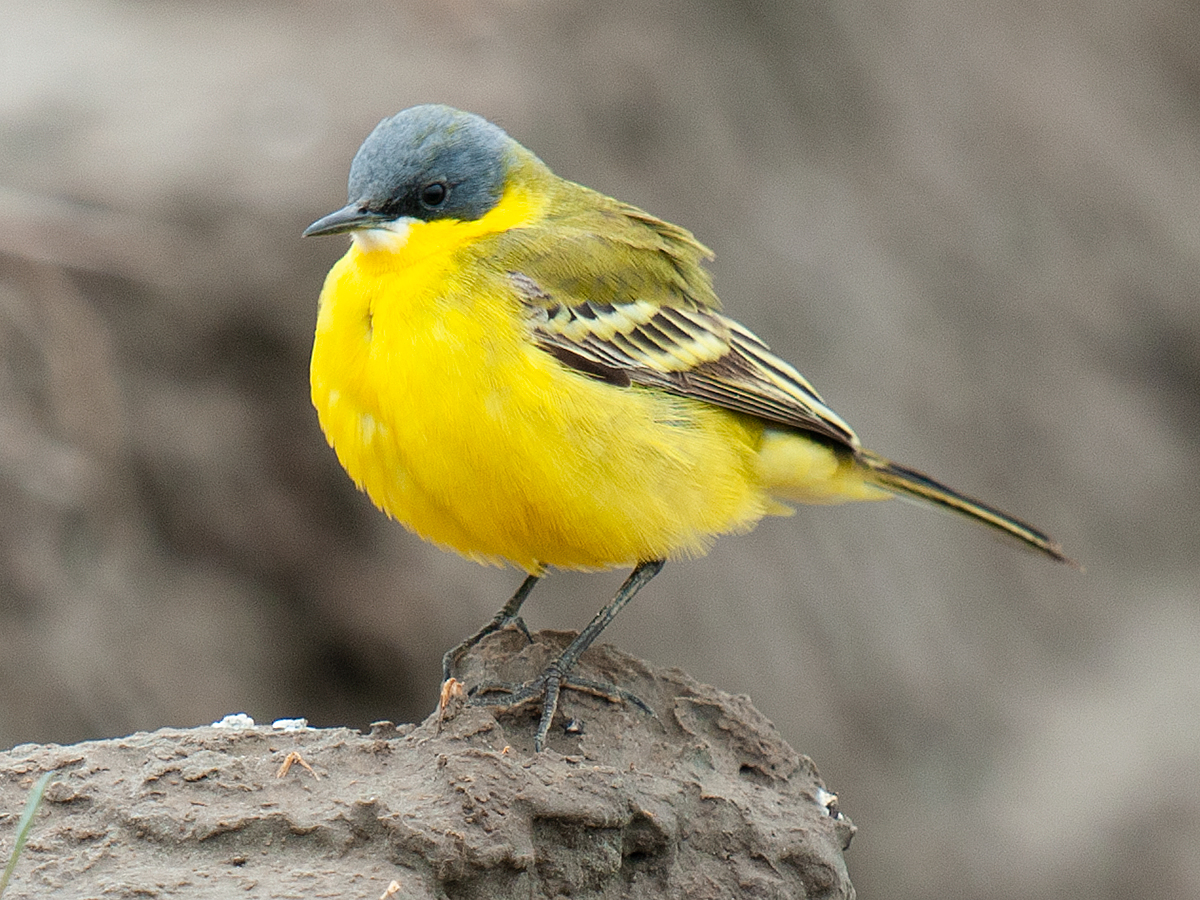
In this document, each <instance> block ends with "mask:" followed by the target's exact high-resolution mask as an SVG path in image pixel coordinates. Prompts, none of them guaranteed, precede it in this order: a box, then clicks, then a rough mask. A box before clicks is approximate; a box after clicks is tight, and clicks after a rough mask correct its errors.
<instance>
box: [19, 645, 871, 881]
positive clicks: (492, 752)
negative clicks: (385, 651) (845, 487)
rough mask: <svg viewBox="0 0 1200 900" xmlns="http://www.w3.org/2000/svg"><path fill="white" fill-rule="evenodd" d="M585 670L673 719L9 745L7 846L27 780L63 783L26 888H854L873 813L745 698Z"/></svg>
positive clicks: (243, 731) (508, 664)
mask: <svg viewBox="0 0 1200 900" xmlns="http://www.w3.org/2000/svg"><path fill="white" fill-rule="evenodd" d="M567 637H569V636H568V635H565V634H560V633H553V632H544V633H542V634H539V635H538V636H537V638H538V643H536V644H534V645H531V646H528V647H525V648H523V649H522V648H521V647H520V645H521V643H522V642H523V639H521V638H520V637H519V636H518V635H517V634H515V633H504V634H500V635H497V636H494V637H493V638H492V639H490V640H489V641H487V642H485V643H484V645H483V646H482V647H481V648H480V652H479V653H478V654H476V655H473V656H471V657H469V658H468V659H466V660H464V661H463V666H462V673H461V674H462V676H463V677H464V678H465V680H466V681H467V683H474V682H476V681H478V680H480V679H482V678H485V677H490V678H501V679H510V680H512V679H522V678H525V677H528V676H529V675H530V674H532V673H533V672H535V671H536V670H537V667H538V666H539V665H540V664H541V662H542V661H544V660H545V659H546V658H547V656H548V654H549V653H550V652H552V650H553V648H554V647H559V646H562V645H563V642H564V641H565V640H566V638H567ZM518 651H519V652H518ZM514 654H515V655H514ZM584 662H585V665H584V666H583V667H582V674H585V675H587V676H589V677H592V678H600V679H609V680H613V681H616V682H619V683H620V684H621V685H622V686H624V687H626V688H627V689H630V690H632V691H634V692H635V693H636V694H638V696H640V697H641V698H642V699H644V700H645V701H646V702H647V703H648V704H649V705H650V706H651V707H652V708H653V709H654V710H655V713H656V715H654V716H650V715H647V714H645V713H643V712H641V711H639V710H637V709H636V708H632V707H629V706H625V705H621V704H615V703H611V702H608V701H606V700H604V699H602V698H600V697H595V696H591V695H586V694H580V693H575V692H570V693H568V694H566V695H565V699H564V702H563V704H562V708H561V711H560V716H559V718H558V719H557V720H556V722H555V726H554V728H553V730H552V732H551V740H550V747H549V749H548V750H547V751H546V752H545V753H542V754H540V755H535V754H534V753H533V750H532V734H533V729H534V726H535V714H536V710H534V709H533V708H527V709H522V710H516V711H512V712H508V713H503V714H500V715H498V716H497V715H494V714H493V712H492V711H491V710H488V709H483V708H478V707H473V706H467V707H465V708H462V709H459V710H458V711H457V712H456V713H455V714H454V715H453V716H452V717H451V718H449V719H447V720H446V721H444V722H443V723H442V725H441V727H440V729H439V726H438V722H437V718H436V716H431V717H430V718H429V719H427V720H426V721H425V722H424V723H422V724H421V725H403V726H400V727H396V726H393V725H391V724H390V723H377V724H376V725H374V726H372V728H371V729H370V731H369V732H367V733H362V732H358V731H354V730H350V729H305V730H302V731H296V732H286V731H281V730H277V729H273V728H272V727H270V726H262V725H259V726H252V727H241V728H228V727H225V728H215V727H206V728H196V729H189V730H171V729H163V730H160V731H156V732H153V733H139V734H134V735H131V736H129V737H126V738H121V739H116V740H107V741H92V742H87V743H83V744H76V745H73V746H59V745H23V746H19V747H16V748H14V749H13V750H11V751H9V752H7V753H4V754H0V810H2V811H4V812H5V813H7V815H5V816H4V817H3V819H0V850H2V851H3V852H4V854H5V855H7V852H8V848H10V847H11V846H12V839H13V833H14V831H15V827H16V820H17V818H18V815H19V812H20V810H21V808H22V806H23V804H24V802H25V797H26V795H27V792H28V789H29V786H30V785H31V784H32V782H33V781H35V780H36V778H37V777H38V775H39V774H40V773H42V772H44V771H46V770H49V769H53V770H54V771H55V772H56V775H55V776H54V778H53V779H52V781H51V783H50V786H49V788H48V790H47V793H46V802H45V803H44V804H43V806H42V808H41V810H40V812H39V815H38V817H37V820H36V824H35V826H34V828H33V831H32V834H31V837H30V840H29V842H28V844H27V845H26V848H25V851H24V854H23V855H22V857H21V859H20V864H19V866H18V868H17V872H16V876H15V878H14V881H13V883H12V884H11V885H10V887H9V891H8V893H7V894H6V900H17V898H45V897H63V898H85V897H86V898H90V897H97V898H99V897H104V898H121V897H129V898H133V897H138V898H145V897H152V898H177V897H188V898H192V897H196V898H208V897H213V898H216V897H222V898H223V897H305V898H311V897H364V898H370V900H375V898H378V897H381V896H384V895H385V894H386V895H387V896H390V897H396V898H454V900H458V898H480V900H482V898H509V897H514V898H515V897H521V898H541V897H547V898H549V897H567V896H569V897H577V898H592V897H604V898H616V897H646V898H650V897H656V898H657V897H688V898H693V900H704V898H731V897H755V898H776V897H778V898H784V897H789V898H792V897H852V896H854V890H853V888H852V887H851V885H850V881H849V878H848V876H847V873H846V868H845V864H844V861H843V858H842V851H843V850H844V849H845V848H846V847H847V846H849V842H850V838H851V836H852V834H853V831H854V827H853V825H851V824H850V822H849V820H848V819H846V818H844V817H842V816H840V815H839V814H838V813H837V811H836V803H835V802H833V801H831V800H830V799H829V795H828V794H826V793H825V790H824V786H823V785H822V783H821V780H820V777H819V776H818V774H817V772H816V769H815V768H814V766H813V764H812V762H811V761H810V760H809V759H808V758H807V757H805V756H801V755H800V754H798V753H796V752H795V751H794V750H792V748H791V747H789V746H788V745H787V744H786V743H785V742H784V741H783V740H781V739H780V737H779V735H778V733H777V732H776V730H775V728H774V726H772V725H771V724H770V723H769V722H767V721H766V720H765V719H764V718H763V717H762V715H761V714H759V713H758V711H757V710H755V709H754V707H753V706H751V704H750V702H749V700H748V699H747V698H745V697H734V696H730V695H728V694H724V693H722V692H720V691H717V690H715V689H713V688H711V687H708V686H706V685H701V684H698V683H697V682H695V681H693V680H692V679H690V678H689V677H688V676H686V675H684V674H683V673H682V672H679V671H678V670H655V669H652V668H650V667H649V666H647V665H646V664H645V663H642V662H640V661H638V660H636V659H634V658H632V657H630V656H627V655H624V654H621V653H619V652H618V651H615V650H613V649H612V648H610V647H600V648H597V649H596V650H595V651H593V652H591V653H589V654H588V655H587V656H585V658H584ZM294 754H298V756H296V755H294ZM289 756H291V759H292V764H291V765H290V767H287V770H286V772H285V773H284V774H283V775H282V776H280V771H281V769H283V768H284V764H285V762H286V761H287V760H288V758H289ZM301 760H302V761H301ZM830 806H833V807H834V808H833V809H831V808H830ZM389 890H390V891H391V893H390V894H389V893H388V892H389Z"/></svg>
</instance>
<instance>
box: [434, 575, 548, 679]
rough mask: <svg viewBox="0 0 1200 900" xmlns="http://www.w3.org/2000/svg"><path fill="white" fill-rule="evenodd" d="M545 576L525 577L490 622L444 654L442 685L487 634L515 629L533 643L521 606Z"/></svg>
mask: <svg viewBox="0 0 1200 900" xmlns="http://www.w3.org/2000/svg"><path fill="white" fill-rule="evenodd" d="M545 574H546V570H545V569H544V568H543V569H539V570H538V571H537V572H535V573H533V574H532V575H529V576H528V577H526V579H525V580H524V581H522V582H521V586H520V587H519V588H517V592H516V593H515V594H513V595H512V597H511V598H509V601H508V602H507V603H505V604H504V606H502V607H501V608H500V611H499V612H498V613H496V615H495V616H494V617H493V618H492V621H490V622H488V623H487V624H486V625H484V626H483V627H482V628H480V629H479V630H478V631H477V632H475V633H474V634H473V635H471V636H470V637H469V638H467V639H466V640H465V641H463V642H462V643H461V644H459V645H458V646H457V647H455V648H454V649H452V650H447V651H446V654H445V655H444V656H443V657H442V683H443V684H445V683H446V682H447V681H449V680H450V678H451V676H452V675H453V674H454V666H455V664H456V663H457V662H458V660H459V659H460V658H461V657H462V655H463V654H464V653H466V652H467V651H468V650H470V649H471V648H472V647H474V646H475V645H476V644H478V643H479V642H480V641H482V640H483V639H484V638H485V637H487V636H488V635H489V634H493V633H495V632H497V631H502V630H503V629H505V628H510V627H511V628H516V629H517V630H518V631H520V632H521V634H523V635H525V639H526V640H527V641H529V643H531V644H532V643H533V637H532V636H531V635H530V634H529V629H528V628H526V627H525V621H524V620H523V619H522V618H521V604H523V603H524V602H525V598H526V597H528V596H529V592H530V591H532V590H533V586H534V585H535V584H537V583H538V579H540V578H541V577H542V576H543V575H545Z"/></svg>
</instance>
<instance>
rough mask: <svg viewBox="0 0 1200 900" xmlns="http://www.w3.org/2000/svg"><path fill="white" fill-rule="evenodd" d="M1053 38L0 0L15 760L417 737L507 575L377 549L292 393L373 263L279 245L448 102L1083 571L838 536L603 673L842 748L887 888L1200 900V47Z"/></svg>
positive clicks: (1147, 6)
mask: <svg viewBox="0 0 1200 900" xmlns="http://www.w3.org/2000/svg"><path fill="white" fill-rule="evenodd" d="M1047 6H1050V5H1049V4H1037V3H999V4H997V3H971V4H962V3H953V2H947V0H943V2H935V3H918V2H912V0H900V2H878V0H877V2H868V3H820V2H818V3H794V2H790V0H788V2H783V0H780V2H774V3H772V2H759V3H754V2H741V3H735V2H715V0H713V2H682V0H679V2H666V0H654V2H646V0H624V2H615V3H595V2H593V0H570V2H557V3H555V2H547V0H507V2H506V0H493V2H481V3H472V2H467V0H460V2H451V0H445V2H420V3H418V2H412V3H402V4H400V3H392V2H353V0H343V2H336V3H333V2H330V3H319V2H308V3H303V2H294V0H289V2H274V3H267V2H262V3H255V2H234V0H227V2H212V3H207V4H193V3H184V2H155V3H151V2H133V0H128V2H117V0H107V2H106V0H76V2H58V0H36V2H27V0H6V2H5V4H4V7H3V12H0V85H2V86H3V87H2V88H0V697H2V698H3V699H2V702H0V745H3V746H10V745H12V744H15V743H20V742H26V741H59V742H65V741H75V740H79V739H83V738H89V737H96V736H111V735H120V734H123V733H127V732H130V731H132V730H136V729H153V728H155V727H158V726H163V725H168V724H170V725H191V724H199V723H207V722H210V721H212V720H213V719H215V718H218V717H220V716H221V715H223V714H225V713H229V712H235V711H239V710H245V711H246V712H249V713H250V714H251V715H253V716H255V717H256V718H257V719H260V720H267V721H269V720H271V719H273V718H276V717H280V716H298V715H303V716H307V717H308V718H309V719H310V720H312V721H313V722H314V723H315V724H335V723H337V724H349V725H354V726H365V725H366V724H367V723H368V722H370V721H371V720H373V719H379V718H393V719H397V720H404V719H412V718H417V717H421V716H423V715H424V714H425V713H426V712H427V711H428V710H429V709H431V708H432V706H433V703H434V697H435V690H436V681H437V677H438V671H439V670H438V657H439V654H440V652H441V651H442V649H444V648H445V647H447V646H449V645H451V644H452V643H454V642H455V641H456V640H457V639H459V638H460V637H462V636H463V635H464V634H466V633H467V632H469V631H470V630H472V629H474V628H475V627H477V626H478V625H479V624H481V623H482V622H483V621H484V620H486V619H487V618H488V617H489V616H490V615H491V614H492V613H493V612H494V610H495V609H496V607H498V606H499V604H500V603H501V602H502V601H503V600H504V599H505V598H506V597H507V596H508V594H509V593H510V592H511V590H512V589H513V588H514V587H515V586H516V584H517V583H518V582H519V580H520V576H519V575H518V574H517V573H515V572H511V571H510V572H504V571H500V570H495V569H490V570H489V569H483V568H480V567H477V566H475V565H473V564H471V563H469V562H465V561H462V560H460V559H457V558H455V557H451V556H447V555H444V554H442V553H440V552H439V551H437V550H434V549H431V548H429V547H426V546H424V545H423V544H421V543H420V542H419V541H418V540H416V539H415V538H413V537H411V536H409V535H408V534H407V533H405V532H404V531H403V529H401V528H400V527H399V526H396V525H394V524H393V523H390V522H388V521H386V520H385V519H384V517H383V516H382V515H381V514H379V513H377V512H376V511H375V510H374V509H373V508H372V507H371V506H370V504H369V503H368V502H367V501H366V499H365V498H364V497H362V496H360V495H358V494H356V493H355V492H354V490H353V488H352V486H351V484H350V482H349V480H348V479H347V478H346V477H345V476H344V475H343V473H342V472H341V470H340V469H339V468H338V466H337V463H336V461H335V459H334V456H333V454H332V452H331V451H329V449H328V448H327V447H326V445H325V442H324V440H323V438H322V436H321V434H320V432H319V430H318V428H317V425H316V420H315V415H314V413H313V412H312V410H311V409H310V407H309V404H308V397H307V390H308V385H307V354H308V350H309V341H310V334H311V329H312V325H313V321H314V317H315V303H316V296H317V293H318V291H319V289H320V284H321V279H322V277H323V274H324V272H325V270H326V269H327V268H328V266H329V265H330V264H331V263H332V262H333V260H334V259H335V257H336V256H337V255H338V254H340V253H341V252H342V251H343V249H344V247H345V243H344V241H341V240H337V239H325V240H310V241H302V240H300V238H299V234H300V231H301V229H302V228H303V227H304V226H305V225H307V224H308V223H309V222H310V221H312V220H313V219H315V218H317V217H318V216H320V215H323V214H324V213H326V212H329V211H330V210H332V209H334V208H336V207H338V206H340V205H341V204H342V203H343V202H344V199H345V193H344V185H345V177H346V173H347V169H348V166H349V162H350V158H351V156H352V154H353V152H354V150H355V149H356V147H357V146H358V144H359V142H360V141H361V140H362V138H363V137H364V136H365V135H366V134H367V133H368V132H369V131H370V129H371V128H372V127H373V126H374V124H375V123H376V122H377V121H378V120H379V119H380V118H382V117H383V116H385V115H390V114H392V113H394V112H395V111H397V110H399V109H401V108H403V107H406V106H409V105H411V104H414V103H418V102H427V101H441V102H447V103H450V104H454V105H457V106H461V107H464V108H467V109H470V110H473V111H475V112H479V113H481V114H483V115H485V116H487V117H489V118H491V119H493V120H495V121H497V122H499V123H500V124H501V125H503V126H504V127H505V128H507V129H508V130H509V131H510V132H511V133H512V134H513V135H514V136H515V137H516V138H517V139H518V140H520V141H521V142H522V143H524V144H526V145H527V146H529V147H530V148H532V149H533V150H534V151H535V152H537V153H538V154H539V155H541V156H542V157H543V158H544V159H545V160H546V161H547V162H548V163H549V164H550V165H551V166H552V167H553V168H554V169H555V170H556V171H558V173H559V174H561V175H564V176H566V177H569V178H572V179H574V180H577V181H581V182H583V183H585V184H588V185H590V186H592V187H595V188H598V189H600V190H602V191H605V192H607V193H610V194H613V195H616V196H618V197H621V198H622V199H626V200H630V201H632V202H636V203H638V204H639V205H641V206H644V207H646V208H647V209H649V210H651V211H652V212H654V213H656V214H658V215H661V216H663V217H665V218H668V219H671V220H673V221H677V222H680V223H682V224H685V225H687V226H688V227H690V228H692V229H693V230H694V231H695V232H696V233H697V234H698V235H699V237H700V238H701V239H702V240H704V241H705V242H706V243H708V244H709V245H711V246H712V247H713V248H714V249H715V250H716V251H717V254H718V259H717V261H716V263H715V264H714V267H713V268H714V271H715V273H716V278H717V286H718V289H719V290H720V293H721V295H722V297H723V298H724V300H725V302H726V306H727V309H728V310H729V311H730V312H731V313H732V314H733V315H735V316H736V317H737V318H739V319H741V320H742V321H743V322H745V323H746V324H747V325H749V326H750V327H751V328H753V329H754V330H756V331H758V332H759V333H760V334H761V335H762V336H763V337H765V338H766V339H767V340H768V341H769V342H770V343H771V344H772V346H773V348H774V349H776V350H777V351H779V352H780V353H781V354H782V355H783V356H784V357H786V358H788V359H790V360H791V361H793V362H795V363H796V364H797V366H798V367H799V368H800V369H801V371H803V372H804V373H805V374H806V375H807V376H808V377H809V378H811V379H812V380H813V381H814V383H815V384H816V385H817V387H818V388H819V389H820V390H821V391H822V392H823V393H824V394H825V396H826V399H827V400H829V401H830V403H831V404H832V405H833V406H834V408H835V409H837V410H838V411H839V412H841V413H842V414H843V415H844V416H845V417H846V418H847V419H848V420H849V421H850V422H851V423H852V424H853V425H855V426H856V427H857V428H858V430H859V432H860V434H861V435H862V436H863V438H864V440H865V442H866V443H867V444H868V445H869V446H871V447H872V448H874V449H877V450H879V451H881V452H884V453H886V454H888V455H890V456H894V457H895V458H897V459H899V460H901V461H903V462H906V463H910V464H912V465H915V466H918V467H920V468H924V469H926V470H928V471H929V472H931V473H933V474H935V475H937V476H938V477H941V478H944V479H945V480H947V481H948V482H950V483H951V484H953V485H955V486H957V487H960V488H962V489H963V490H966V491H968V492H972V493H976V494H978V495H979V496H981V497H983V498H985V499H988V500H991V501H994V502H995V503H997V504H999V505H1000V506H1002V507H1004V508H1006V509H1010V510H1012V511H1013V512H1015V513H1018V514H1020V515H1023V516H1026V517H1028V518H1029V519H1030V520H1031V521H1033V522H1036V523H1038V524H1039V525H1042V526H1043V527H1045V528H1046V529H1047V530H1049V531H1050V532H1051V533H1053V534H1054V535H1055V536H1056V537H1058V538H1059V539H1061V540H1062V541H1063V543H1064V544H1065V545H1066V547H1067V549H1068V551H1069V552H1071V553H1072V554H1073V555H1075V556H1077V557H1078V558H1079V559H1080V560H1082V561H1083V562H1084V563H1085V564H1086V565H1087V572H1086V573H1085V574H1079V573H1077V572H1073V571H1071V570H1069V569H1067V568H1066V567H1061V566H1055V565H1052V564H1050V563H1048V562H1045V561H1043V560H1041V559H1038V558H1035V557H1033V556H1032V555H1029V554H1025V553H1021V552H1018V551H1017V550H1015V549H1014V548H1013V547H1012V546H1009V545H1008V544H1007V543H1003V542H1000V541H994V540H990V539H989V536H988V534H986V533H984V532H983V531H982V530H981V529H975V528H970V527H967V526H966V525H964V524H963V523H961V522H958V521H955V520H953V519H951V518H949V517H947V516H939V515H934V514H930V513H928V512H925V511H922V510H918V509H915V508H912V507H910V506H907V505H905V504H898V503H897V504H887V505H874V504H869V505H868V504H864V505H860V506H855V507H845V508H833V509H820V508H809V509H803V510H801V511H800V512H799V513H798V514H797V515H796V517H795V518H793V519H790V520H772V521H769V522H767V523H765V524H764V525H763V526H762V527H760V528H759V530H758V531H757V532H755V533H754V534H753V535H750V536H749V537H743V538H734V539H727V540H725V541H724V542H722V543H720V544H719V545H718V547H717V548H716V549H715V550H714V552H713V553H712V554H711V555H710V556H709V557H708V558H706V559H704V560H700V561H695V562H691V563H681V564H676V565H671V566H668V567H667V569H666V571H665V573H664V574H663V575H662V576H661V577H660V578H659V579H658V580H657V581H656V582H655V583H654V584H653V585H652V586H651V587H650V588H649V589H648V590H647V591H646V592H645V594H644V595H643V596H642V597H640V598H639V599H638V601H637V602H636V603H635V604H634V605H633V606H632V607H631V608H630V609H629V610H627V611H626V612H625V613H624V614H623V615H622V617H621V618H620V619H619V620H618V621H617V623H616V624H615V626H614V627H613V628H612V629H611V630H610V631H609V632H608V635H607V637H608V638H609V639H610V640H612V641H613V642H615V643H617V644H618V645H620V646H621V647H622V648H623V649H625V650H628V651H630V652H633V653H637V654H639V655H641V656H645V657H648V658H650V659H653V660H655V661H656V662H658V663H670V664H676V665H679V666H681V667H683V668H685V669H687V670H688V671H689V672H691V673H692V674H693V675H695V676H696V677H698V678H700V679H702V680H705V681H709V682H712V683H714V684H716V685H718V686H721V687H723V688H725V689H727V690H731V691H734V692H746V693H749V694H750V695H751V696H752V697H753V699H754V700H755V702H756V703H757V704H758V706H759V707H760V708H761V709H762V710H763V711H764V712H765V713H767V714H768V715H769V716H771V717H772V718H773V719H774V720H775V721H776V722H777V723H778V725H779V727H780V729H781V730H782V731H783V733H784V735H785V737H786V738H787V739H788V740H789V741H791V743H792V744H794V745H795V746H796V747H797V748H798V749H800V750H802V751H804V752H806V753H809V754H810V755H812V756H813V757H814V758H815V759H816V761H817V764H818V765H819V767H820V769H821V772H822V773H823V775H824V776H825V778H826V780H827V781H828V783H829V784H830V786H831V787H832V788H833V789H834V790H837V791H839V792H840V794H841V796H842V802H843V805H844V808H845V809H846V810H847V811H848V812H849V814H850V815H851V816H852V817H853V818H854V819H855V820H856V822H857V823H858V824H859V826H860V828H861V832H860V835H859V837H858V839H857V840H856V842H855V844H854V847H853V849H852V850H851V852H850V854H849V858H848V861H849V865H850V871H851V874H852V877H853V878H854V881H855V884H856V885H857V886H858V888H859V892H860V895H861V896H864V897H889V898H893V900H895V898H901V900H904V898H923V897H928V896H930V895H932V894H934V893H935V892H938V893H945V894H946V895H948V896H955V897H960V898H972V900H975V898H977V900H984V898H1000V897H1014V896H1020V897H1045V898H1049V897H1055V898H1084V897H1087V898H1128V897H1137V896H1155V897H1167V898H1176V897H1178V898H1184V897H1195V896H1197V895H1200V852H1198V850H1197V848H1200V558H1198V557H1200V552H1198V551H1200V541H1198V540H1197V520H1198V519H1200V495H1198V478H1197V476H1198V471H1200V466H1198V461H1200V410H1198V405H1200V404H1198V402H1197V397H1198V395H1200V306H1198V304H1200V141H1198V138H1200V15H1198V13H1197V11H1196V7H1195V5H1194V4H1191V3H1187V2H1182V0H1162V2H1154V0H1144V2H1132V3H1131V2H1117V0H1109V2H1105V0H1090V2H1086V0H1085V2H1077V3H1064V4H1056V5H1053V9H1055V10H1056V11H1055V12H1047V11H1046V9H1045V7H1047ZM620 577H621V576H620V574H618V573H612V574H609V575H593V576H577V575H556V576H555V577H553V578H551V579H550V580H549V583H547V584H545V585H543V586H542V587H540V588H539V590H538V591H537V592H536V593H535V594H534V596H533V599H532V600H531V603H530V606H529V610H528V618H529V621H530V625H531V626H532V627H559V628H578V627H580V626H581V625H582V624H584V623H585V622H586V621H587V619H588V618H589V617H590V616H591V614H592V612H594V610H595V609H596V608H597V607H598V606H599V605H600V604H601V603H602V602H603V601H604V600H606V599H607V598H608V596H609V595H610V593H611V591H612V590H614V589H615V587H616V585H617V583H618V582H619V580H620Z"/></svg>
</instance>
